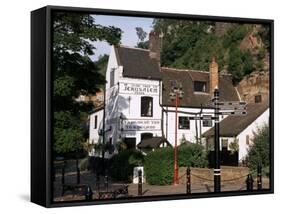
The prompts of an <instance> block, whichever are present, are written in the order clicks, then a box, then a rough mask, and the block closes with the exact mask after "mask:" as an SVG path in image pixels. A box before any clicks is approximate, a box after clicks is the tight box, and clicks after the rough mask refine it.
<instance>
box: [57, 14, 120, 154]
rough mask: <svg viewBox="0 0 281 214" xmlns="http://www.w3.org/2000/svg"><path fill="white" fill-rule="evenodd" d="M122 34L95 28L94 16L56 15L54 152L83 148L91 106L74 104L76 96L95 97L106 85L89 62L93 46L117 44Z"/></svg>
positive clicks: (93, 65) (114, 30) (116, 31)
mask: <svg viewBox="0 0 281 214" xmlns="http://www.w3.org/2000/svg"><path fill="white" fill-rule="evenodd" d="M120 38H121V30H120V29H118V28H115V27H112V26H110V27H103V26H101V25H97V24H95V20H94V18H93V16H91V15H87V14H80V13H65V12H56V13H54V16H53V68H52V69H53V71H54V77H53V81H54V92H53V102H54V106H53V109H54V151H55V152H57V153H68V152H75V151H78V150H80V149H81V148H83V144H82V142H85V130H83V129H82V127H83V124H84V123H85V122H86V121H85V120H86V117H85V115H87V113H89V112H90V111H91V110H92V108H93V104H92V103H91V102H89V103H84V102H77V101H76V99H75V98H77V97H78V96H79V95H89V94H95V93H96V92H97V91H99V86H100V85H101V84H103V83H104V82H105V80H104V76H103V75H101V74H100V73H99V71H100V67H101V66H100V64H98V65H96V64H95V63H94V62H93V61H92V60H91V58H90V56H91V55H93V54H94V50H95V47H94V46H93V42H94V41H97V40H101V41H107V42H108V43H110V44H117V43H119V41H120Z"/></svg>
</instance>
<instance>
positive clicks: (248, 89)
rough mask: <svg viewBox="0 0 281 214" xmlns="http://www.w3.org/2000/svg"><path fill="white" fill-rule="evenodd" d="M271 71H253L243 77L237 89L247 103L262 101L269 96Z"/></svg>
mask: <svg viewBox="0 0 281 214" xmlns="http://www.w3.org/2000/svg"><path fill="white" fill-rule="evenodd" d="M269 82H270V81H269V72H253V73H251V74H249V75H247V76H245V77H244V78H243V80H242V81H241V82H240V83H239V84H238V86H237V90H238V92H239V94H240V97H241V99H242V100H243V101H246V102H247V103H254V102H259V97H260V98H261V102H263V101H265V100H268V97H269Z"/></svg>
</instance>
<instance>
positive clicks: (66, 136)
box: [54, 127, 83, 153]
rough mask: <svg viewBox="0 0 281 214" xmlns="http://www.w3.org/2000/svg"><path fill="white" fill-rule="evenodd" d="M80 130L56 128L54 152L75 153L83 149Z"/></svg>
mask: <svg viewBox="0 0 281 214" xmlns="http://www.w3.org/2000/svg"><path fill="white" fill-rule="evenodd" d="M82 140H83V138H82V134H81V130H80V129H79V128H76V129H75V128H64V129H62V128H56V127H55V128H54V141H55V144H54V150H55V151H56V152H57V153H67V152H75V151H79V150H81V149H83V145H82V143H81V141H82Z"/></svg>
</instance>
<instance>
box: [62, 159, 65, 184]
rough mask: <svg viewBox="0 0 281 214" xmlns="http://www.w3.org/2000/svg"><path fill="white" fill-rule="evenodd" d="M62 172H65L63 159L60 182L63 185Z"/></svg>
mask: <svg viewBox="0 0 281 214" xmlns="http://www.w3.org/2000/svg"><path fill="white" fill-rule="evenodd" d="M64 173H65V161H63V166H62V169H61V184H62V185H64Z"/></svg>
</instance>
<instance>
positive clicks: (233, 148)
mask: <svg viewBox="0 0 281 214" xmlns="http://www.w3.org/2000/svg"><path fill="white" fill-rule="evenodd" d="M229 149H230V151H231V153H234V152H238V151H239V143H238V139H235V141H233V142H231V143H230V144H229Z"/></svg>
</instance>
